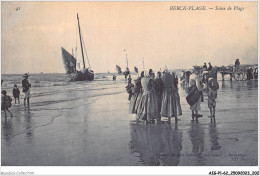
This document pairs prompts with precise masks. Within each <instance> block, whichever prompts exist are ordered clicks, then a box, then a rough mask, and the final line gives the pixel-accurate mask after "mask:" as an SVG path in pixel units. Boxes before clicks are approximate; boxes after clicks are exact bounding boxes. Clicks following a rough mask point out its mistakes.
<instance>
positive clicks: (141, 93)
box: [134, 92, 143, 114]
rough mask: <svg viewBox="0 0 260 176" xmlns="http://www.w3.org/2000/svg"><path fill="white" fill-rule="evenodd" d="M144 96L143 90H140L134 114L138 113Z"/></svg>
mask: <svg viewBox="0 0 260 176" xmlns="http://www.w3.org/2000/svg"><path fill="white" fill-rule="evenodd" d="M142 96H143V92H140V93H139V94H138V96H137V99H136V102H135V107H134V114H137V109H138V106H139V104H140V102H141V99H142Z"/></svg>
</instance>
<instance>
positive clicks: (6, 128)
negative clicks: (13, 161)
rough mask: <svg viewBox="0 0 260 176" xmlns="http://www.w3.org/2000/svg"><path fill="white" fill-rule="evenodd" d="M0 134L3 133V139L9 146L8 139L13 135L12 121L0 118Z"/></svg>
mask: <svg viewBox="0 0 260 176" xmlns="http://www.w3.org/2000/svg"><path fill="white" fill-rule="evenodd" d="M2 121H4V123H3V122H2V133H3V138H4V139H5V140H6V142H7V144H10V139H11V136H12V134H13V130H14V129H13V123H12V120H10V119H7V118H2Z"/></svg>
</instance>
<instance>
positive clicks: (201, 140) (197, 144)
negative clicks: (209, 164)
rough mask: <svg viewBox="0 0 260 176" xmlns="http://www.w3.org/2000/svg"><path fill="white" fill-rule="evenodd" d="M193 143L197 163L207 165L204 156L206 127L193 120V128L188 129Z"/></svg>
mask: <svg viewBox="0 0 260 176" xmlns="http://www.w3.org/2000/svg"><path fill="white" fill-rule="evenodd" d="M188 133H189V135H190V140H191V144H192V153H193V154H195V156H196V163H197V164H198V165H200V166H202V165H205V164H206V162H205V158H204V156H203V152H204V146H205V133H204V128H203V127H202V126H201V124H200V123H198V122H191V128H190V130H189V131H188Z"/></svg>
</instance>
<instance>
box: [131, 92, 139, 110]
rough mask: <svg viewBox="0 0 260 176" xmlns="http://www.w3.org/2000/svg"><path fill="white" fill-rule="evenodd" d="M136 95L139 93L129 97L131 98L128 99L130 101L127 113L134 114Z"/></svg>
mask: <svg viewBox="0 0 260 176" xmlns="http://www.w3.org/2000/svg"><path fill="white" fill-rule="evenodd" d="M138 95H139V93H135V94H134V95H133V96H132V97H131V100H130V103H129V113H130V114H136V110H135V109H136V108H135V106H136V101H137V98H138Z"/></svg>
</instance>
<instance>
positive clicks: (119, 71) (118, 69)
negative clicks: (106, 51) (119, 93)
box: [116, 65, 122, 75]
mask: <svg viewBox="0 0 260 176" xmlns="http://www.w3.org/2000/svg"><path fill="white" fill-rule="evenodd" d="M116 71H117V73H118V74H119V75H120V74H122V70H121V67H119V66H118V65H116Z"/></svg>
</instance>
